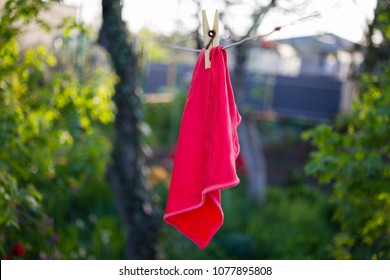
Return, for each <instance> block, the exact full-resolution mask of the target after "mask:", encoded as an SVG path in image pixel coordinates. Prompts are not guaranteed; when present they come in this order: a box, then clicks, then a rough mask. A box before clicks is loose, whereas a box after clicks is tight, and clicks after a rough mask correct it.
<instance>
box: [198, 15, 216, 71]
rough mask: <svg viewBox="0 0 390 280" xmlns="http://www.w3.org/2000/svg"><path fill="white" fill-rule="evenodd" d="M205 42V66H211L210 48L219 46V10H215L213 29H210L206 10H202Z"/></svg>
mask: <svg viewBox="0 0 390 280" xmlns="http://www.w3.org/2000/svg"><path fill="white" fill-rule="evenodd" d="M202 23H203V42H204V46H205V49H206V50H205V68H206V69H208V68H210V67H211V61H210V49H211V48H213V47H216V46H219V30H218V26H219V18H218V10H215V15H214V24H213V29H210V27H209V22H208V20H207V15H206V11H205V10H203V11H202Z"/></svg>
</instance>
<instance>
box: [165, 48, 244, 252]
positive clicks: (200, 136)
mask: <svg viewBox="0 0 390 280" xmlns="http://www.w3.org/2000/svg"><path fill="white" fill-rule="evenodd" d="M210 59H211V68H210V69H205V57H204V50H202V52H201V53H200V55H199V57H198V60H197V62H196V65H195V68H194V72H193V74H192V81H191V85H190V89H189V93H188V96H187V101H186V105H185V108H184V112H183V116H182V120H181V125H180V132H179V139H178V144H177V149H176V154H175V159H174V165H173V171H172V178H171V183H170V188H169V193H168V200H167V206H166V209H165V215H164V220H165V222H166V223H168V224H170V225H172V226H174V227H176V228H177V230H178V231H180V232H181V233H182V234H184V235H185V236H187V237H188V238H190V239H191V240H192V241H193V242H194V243H195V244H196V245H197V246H198V247H200V248H201V249H203V248H205V247H206V246H207V245H208V244H209V242H210V241H211V239H212V238H213V236H214V235H215V233H216V232H217V231H218V229H219V228H220V227H221V226H222V224H223V219H224V216H223V212H222V207H221V190H222V189H225V188H230V187H234V186H236V185H237V184H238V183H239V178H238V177H237V174H236V165H235V160H236V158H237V156H238V154H239V150H240V146H239V142H238V135H237V126H238V125H239V123H240V121H241V116H240V114H239V112H238V110H237V106H236V104H235V101H234V95H233V90H232V86H231V82H230V77H229V71H228V66H227V55H226V51H225V50H224V49H222V47H221V46H219V47H215V48H213V49H211V50H210Z"/></svg>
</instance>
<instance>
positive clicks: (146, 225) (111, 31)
mask: <svg viewBox="0 0 390 280" xmlns="http://www.w3.org/2000/svg"><path fill="white" fill-rule="evenodd" d="M102 9H103V23H102V26H101V29H100V34H99V40H98V42H99V44H101V45H102V46H103V47H104V48H105V49H106V50H107V51H108V53H109V54H110V56H111V60H112V63H113V67H114V69H115V72H116V74H117V75H118V77H119V78H120V81H119V82H118V83H117V85H116V86H115V95H114V102H115V104H116V107H117V113H116V119H115V139H114V143H113V150H112V155H111V163H110V164H109V166H108V167H107V179H108V181H109V182H110V184H111V187H112V190H113V192H114V196H115V200H116V205H117V208H118V210H119V213H120V215H121V218H122V220H123V223H124V225H125V230H126V248H125V257H126V258H128V259H155V258H156V257H157V248H156V243H157V238H158V235H159V228H160V223H161V222H160V221H161V211H160V209H159V208H158V206H157V205H158V204H157V203H156V199H155V197H154V196H153V194H152V192H151V190H150V187H149V185H148V183H147V181H146V180H145V178H144V176H143V174H142V164H143V157H142V154H141V149H140V140H139V138H140V137H139V135H140V132H139V130H138V123H139V117H140V110H141V106H140V105H141V104H140V99H139V97H138V96H137V94H136V80H137V73H136V72H137V71H136V69H137V57H136V54H135V52H134V50H133V47H132V44H131V42H130V40H129V38H130V34H129V32H128V30H127V28H126V25H125V23H124V22H123V21H122V16H121V13H122V5H121V1H120V0H102Z"/></svg>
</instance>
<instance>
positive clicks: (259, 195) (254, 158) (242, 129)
mask: <svg viewBox="0 0 390 280" xmlns="http://www.w3.org/2000/svg"><path fill="white" fill-rule="evenodd" d="M247 58H248V47H247V46H246V45H239V46H237V47H236V48H235V59H236V63H235V68H234V76H233V82H234V92H235V95H236V101H237V105H238V107H239V110H240V113H241V115H242V122H241V125H240V126H239V128H238V135H239V139H240V146H241V153H242V156H243V159H244V162H245V165H246V168H247V174H248V182H247V186H246V193H247V197H248V199H250V200H252V201H255V202H257V203H262V202H264V200H265V188H266V185H267V168H266V161H265V157H264V152H263V147H262V144H261V141H260V135H259V132H258V130H257V127H256V123H255V121H254V120H253V119H252V118H251V117H250V110H248V109H247V108H246V106H245V65H246V61H247Z"/></svg>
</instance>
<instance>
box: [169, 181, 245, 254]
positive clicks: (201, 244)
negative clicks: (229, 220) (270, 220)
mask: <svg viewBox="0 0 390 280" xmlns="http://www.w3.org/2000/svg"><path fill="white" fill-rule="evenodd" d="M239 183H240V179H239V178H237V179H235V180H234V181H232V182H229V183H222V184H216V185H212V186H210V187H207V188H205V189H204V190H203V191H202V201H201V202H200V203H198V204H197V205H194V206H191V207H187V208H185V209H182V210H179V211H175V212H173V213H169V214H165V215H164V221H165V222H166V223H168V224H170V225H172V226H174V227H175V228H176V229H177V230H178V231H179V232H180V233H181V234H183V235H185V236H187V237H188V238H189V239H190V240H191V241H192V242H194V243H195V244H196V245H197V246H198V247H199V248H200V249H204V248H206V246H207V245H208V244H209V243H210V241H211V239H212V238H213V237H214V235H215V234H216V233H217V231H218V229H219V228H220V227H221V225H222V224H223V219H224V215H223V210H222V208H221V205H219V207H218V208H219V210H220V211H221V214H222V221H221V223H220V224H219V225H217V226H216V228H215V230H213V231H212V232H211V233H210V237H209V238H207V240H206V241H205V242H198V241H196V240H194V239H192V238H191V237H190V236H189V235H188V234H187V233H185V232H183V231H182V230H181V229H180V228H178V227H176V226H175V225H174V224H173V223H169V222H168V221H167V220H166V219H168V218H170V217H172V216H176V215H179V214H183V213H186V212H189V211H192V210H194V209H198V208H200V207H202V206H203V205H204V203H205V196H206V194H207V193H209V192H211V191H215V190H223V189H228V188H233V187H235V186H237V185H238V184H239Z"/></svg>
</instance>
